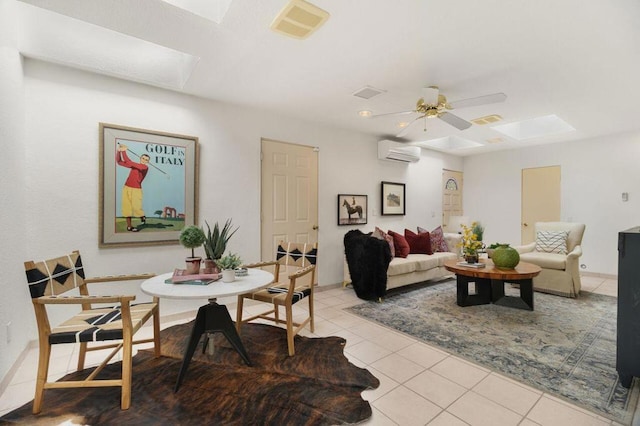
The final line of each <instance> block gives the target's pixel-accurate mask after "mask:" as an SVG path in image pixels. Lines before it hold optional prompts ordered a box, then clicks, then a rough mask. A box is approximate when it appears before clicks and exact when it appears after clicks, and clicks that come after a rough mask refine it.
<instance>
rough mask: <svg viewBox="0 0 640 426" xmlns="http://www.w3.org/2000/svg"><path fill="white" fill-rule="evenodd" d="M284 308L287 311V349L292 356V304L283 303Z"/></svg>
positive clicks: (293, 351) (294, 352)
mask: <svg viewBox="0 0 640 426" xmlns="http://www.w3.org/2000/svg"><path fill="white" fill-rule="evenodd" d="M285 310H286V313H287V347H288V349H289V356H294V355H295V354H296V349H295V347H294V346H293V338H294V335H293V306H292V305H285Z"/></svg>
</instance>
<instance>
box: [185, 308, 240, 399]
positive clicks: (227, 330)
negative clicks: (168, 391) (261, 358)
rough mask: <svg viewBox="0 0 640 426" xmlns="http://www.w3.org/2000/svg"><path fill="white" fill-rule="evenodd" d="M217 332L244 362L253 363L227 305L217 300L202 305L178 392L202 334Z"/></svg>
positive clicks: (187, 350) (190, 341) (192, 332)
mask: <svg viewBox="0 0 640 426" xmlns="http://www.w3.org/2000/svg"><path fill="white" fill-rule="evenodd" d="M215 332H220V333H222V334H224V336H225V337H226V338H227V340H228V341H229V343H231V345H232V346H233V347H234V349H235V350H236V351H237V352H238V353H239V354H240V356H241V357H242V359H243V360H244V362H245V363H246V364H247V365H248V366H251V365H252V364H251V361H250V360H249V355H248V354H247V351H246V350H245V348H244V345H243V344H242V340H240V336H238V332H237V331H236V327H235V325H234V323H233V321H232V320H231V316H230V315H229V311H228V310H227V307H226V306H224V305H218V304H217V303H215V302H212V303H209V304H208V305H204V306H201V307H200V309H198V315H197V316H196V320H195V322H194V324H193V329H192V330H191V337H189V343H188V344H187V347H186V349H185V352H184V356H183V358H182V366H181V367H180V373H179V374H178V380H177V382H176V386H175V388H174V392H177V391H178V389H179V388H180V385H181V384H182V380H183V379H184V376H185V374H186V373H187V369H188V368H189V363H190V362H191V358H193V354H194V352H195V350H196V347H197V346H198V342H199V341H200V338H201V337H202V335H203V334H204V333H215Z"/></svg>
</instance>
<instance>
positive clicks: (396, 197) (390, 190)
mask: <svg viewBox="0 0 640 426" xmlns="http://www.w3.org/2000/svg"><path fill="white" fill-rule="evenodd" d="M381 188H382V196H381V200H382V208H381V209H380V211H381V212H382V213H381V214H382V215H383V216H390V215H404V214H405V205H406V200H405V186H404V183H395V182H382V185H381Z"/></svg>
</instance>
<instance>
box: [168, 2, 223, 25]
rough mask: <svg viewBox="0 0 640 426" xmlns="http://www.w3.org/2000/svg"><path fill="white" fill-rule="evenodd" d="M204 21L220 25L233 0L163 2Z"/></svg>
mask: <svg viewBox="0 0 640 426" xmlns="http://www.w3.org/2000/svg"><path fill="white" fill-rule="evenodd" d="M163 1H164V2H165V3H169V4H172V5H174V6H176V7H179V8H180V9H184V10H188V11H189V12H191V13H194V14H196V15H198V16H202V17H203V18H205V19H208V20H210V21H213V22H215V23H216V24H221V23H222V20H223V19H224V15H226V14H227V10H229V6H230V5H231V2H232V1H233V0H163Z"/></svg>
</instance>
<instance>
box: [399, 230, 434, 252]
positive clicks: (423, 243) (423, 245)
mask: <svg viewBox="0 0 640 426" xmlns="http://www.w3.org/2000/svg"><path fill="white" fill-rule="evenodd" d="M404 238H405V239H406V240H407V242H408V243H409V252H410V253H411V254H433V251H432V250H431V238H430V237H429V233H428V232H424V233H422V234H416V233H415V232H413V231H410V230H408V229H405V230H404Z"/></svg>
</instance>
